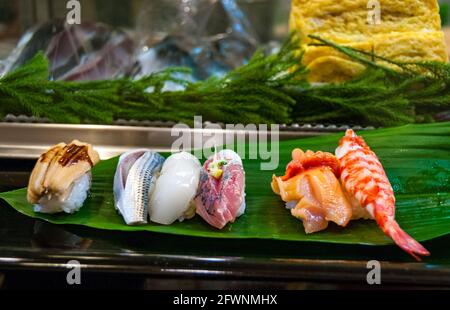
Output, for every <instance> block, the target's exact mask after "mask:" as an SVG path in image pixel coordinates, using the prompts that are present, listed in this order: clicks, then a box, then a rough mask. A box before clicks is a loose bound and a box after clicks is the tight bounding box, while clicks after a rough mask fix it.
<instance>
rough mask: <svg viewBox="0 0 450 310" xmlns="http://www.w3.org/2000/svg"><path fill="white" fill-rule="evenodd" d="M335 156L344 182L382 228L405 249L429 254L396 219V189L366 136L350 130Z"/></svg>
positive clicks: (413, 253) (415, 254) (415, 252)
mask: <svg viewBox="0 0 450 310" xmlns="http://www.w3.org/2000/svg"><path fill="white" fill-rule="evenodd" d="M336 156H337V158H338V159H339V161H340V169H341V181H342V184H343V185H344V187H345V189H346V191H347V192H348V193H349V194H350V195H351V197H352V199H353V201H355V202H356V203H357V204H359V205H361V206H362V207H364V208H365V209H366V210H367V211H368V212H369V214H370V215H371V217H373V218H374V219H375V220H376V222H377V224H378V226H380V228H381V229H382V230H383V232H384V233H385V234H386V235H388V236H389V237H391V238H392V239H393V240H394V242H395V243H396V244H397V245H398V246H399V247H400V248H402V249H403V250H404V251H406V252H407V253H409V254H411V255H412V256H413V257H415V258H416V259H418V260H419V255H430V253H429V252H428V251H427V250H426V249H425V248H424V247H423V246H422V245H421V244H420V243H418V242H417V241H416V240H414V239H413V238H412V237H411V236H409V235H408V234H407V233H406V232H404V231H403V230H402V229H401V228H400V226H399V225H398V223H397V222H396V221H395V197H394V191H393V190H392V186H391V184H390V182H389V180H388V177H387V176H386V173H385V172H384V169H383V166H382V165H381V163H380V161H379V159H378V157H377V155H375V153H374V152H373V151H372V150H371V149H370V148H369V146H368V145H367V144H366V142H365V141H364V140H363V138H361V137H358V136H357V135H356V134H355V133H354V132H353V130H351V129H349V130H347V132H346V133H345V136H344V137H343V138H342V139H341V140H340V141H339V147H338V148H337V149H336Z"/></svg>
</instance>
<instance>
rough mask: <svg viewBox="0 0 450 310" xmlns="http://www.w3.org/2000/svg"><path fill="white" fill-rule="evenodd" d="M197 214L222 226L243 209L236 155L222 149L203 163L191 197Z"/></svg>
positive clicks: (240, 167)
mask: <svg viewBox="0 0 450 310" xmlns="http://www.w3.org/2000/svg"><path fill="white" fill-rule="evenodd" d="M195 202H196V205H197V213H198V214H199V215H200V216H201V217H202V218H203V219H204V220H205V221H206V222H208V223H209V224H210V225H211V226H213V227H216V228H218V229H222V228H223V227H225V225H226V224H227V223H229V222H234V221H235V219H236V218H237V217H239V216H241V215H242V214H244V212H245V171H244V167H243V165H242V160H241V158H240V157H239V155H238V154H236V153H235V152H233V151H231V150H222V151H220V152H219V153H217V154H215V155H214V156H212V157H211V158H209V159H208V160H207V161H206V162H205V164H204V165H203V169H202V171H201V176H200V185H199V189H198V192H197V196H196V198H195Z"/></svg>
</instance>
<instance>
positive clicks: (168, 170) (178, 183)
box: [149, 152, 201, 225]
mask: <svg viewBox="0 0 450 310" xmlns="http://www.w3.org/2000/svg"><path fill="white" fill-rule="evenodd" d="M200 168H201V165H200V162H199V160H198V159H197V158H196V157H195V156H193V155H192V154H190V153H186V152H181V153H177V154H173V155H171V156H170V157H169V158H167V160H166V161H165V162H164V165H163V167H162V169H161V174H160V176H159V178H158V179H157V181H156V184H155V190H154V191H153V192H150V193H149V196H150V207H149V214H150V220H151V221H152V222H155V223H159V224H164V225H170V224H172V223H173V222H175V221H176V220H179V221H180V222H181V221H183V220H184V219H190V218H192V217H193V216H194V215H195V204H194V202H193V199H194V197H195V193H196V192H197V187H198V183H199V179H200Z"/></svg>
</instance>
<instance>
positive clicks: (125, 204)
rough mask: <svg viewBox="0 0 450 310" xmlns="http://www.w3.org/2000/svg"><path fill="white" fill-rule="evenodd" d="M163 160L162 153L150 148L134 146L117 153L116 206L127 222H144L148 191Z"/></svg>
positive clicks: (145, 220) (131, 223)
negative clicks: (144, 148) (130, 149)
mask: <svg viewBox="0 0 450 310" xmlns="http://www.w3.org/2000/svg"><path fill="white" fill-rule="evenodd" d="M163 163H164V157H162V156H161V155H159V154H158V153H155V152H152V151H149V150H136V151H130V152H127V153H124V154H122V155H121V156H120V158H119V162H118V164H117V170H116V174H115V175H114V200H115V206H116V209H117V210H118V211H119V212H120V214H121V215H122V217H123V219H124V221H125V223H127V224H128V225H136V224H145V223H147V217H148V208H149V207H148V205H149V193H152V191H153V189H154V184H155V180H156V178H157V176H158V175H159V172H160V171H161V168H162V165H163Z"/></svg>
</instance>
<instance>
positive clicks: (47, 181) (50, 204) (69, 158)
mask: <svg viewBox="0 0 450 310" xmlns="http://www.w3.org/2000/svg"><path fill="white" fill-rule="evenodd" d="M99 161H100V157H99V155H98V153H97V152H96V151H95V150H94V149H93V147H92V145H90V144H87V143H83V142H80V141H78V140H73V141H72V142H71V143H70V144H65V143H59V144H57V145H54V146H52V147H51V148H50V149H49V150H48V151H47V152H45V153H44V154H42V155H41V156H40V157H39V159H38V161H37V163H36V165H35V166H34V168H33V171H32V172H31V176H30V180H29V183H28V189H27V200H28V202H30V203H31V204H33V205H34V211H35V212H42V213H58V212H66V213H74V212H76V211H78V210H79V209H80V208H81V206H82V205H83V202H84V201H85V200H86V198H87V196H88V192H89V189H90V187H91V179H92V175H91V169H92V167H94V166H95V165H96V164H97V163H98V162H99Z"/></svg>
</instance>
